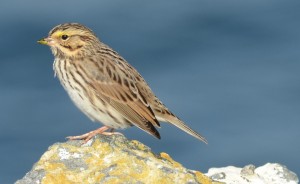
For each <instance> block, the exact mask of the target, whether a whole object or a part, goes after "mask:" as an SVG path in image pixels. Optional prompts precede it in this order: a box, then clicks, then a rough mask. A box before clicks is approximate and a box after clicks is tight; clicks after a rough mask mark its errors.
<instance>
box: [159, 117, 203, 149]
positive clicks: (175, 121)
mask: <svg viewBox="0 0 300 184" xmlns="http://www.w3.org/2000/svg"><path fill="white" fill-rule="evenodd" d="M158 119H164V120H165V121H167V122H168V123H170V124H172V125H175V126H176V127H177V128H180V129H181V130H183V131H185V132H186V133H188V134H190V135H191V136H193V137H195V138H197V139H199V140H200V141H203V142H204V143H205V144H208V142H207V140H206V139H205V138H204V137H203V136H202V135H200V134H199V133H198V132H196V131H194V130H193V129H191V128H190V127H189V126H187V125H186V124H185V123H184V122H183V121H181V120H180V119H179V118H177V117H176V116H172V115H170V116H168V117H166V116H165V117H161V118H158Z"/></svg>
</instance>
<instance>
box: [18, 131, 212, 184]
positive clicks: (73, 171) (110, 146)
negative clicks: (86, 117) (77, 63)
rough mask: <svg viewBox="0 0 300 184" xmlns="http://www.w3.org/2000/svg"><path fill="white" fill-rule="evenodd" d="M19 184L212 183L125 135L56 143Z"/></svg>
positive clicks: (101, 136)
mask: <svg viewBox="0 0 300 184" xmlns="http://www.w3.org/2000/svg"><path fill="white" fill-rule="evenodd" d="M16 183H17V184H29V183H30V184H31V183H46V184H55V183H64V184H68V183H113V184H115V183H139V184H142V183H188V184H192V183H203V184H205V183H211V180H210V179H209V178H208V177H207V176H205V175H204V174H202V173H201V172H198V171H192V170H188V169H186V168H184V167H182V165H181V164H179V163H177V162H175V161H174V160H173V159H172V158H171V157H170V156H169V155H168V154H166V153H160V155H155V154H154V153H153V152H151V150H150V148H148V147H147V146H145V145H143V144H142V143H140V142H138V141H129V140H127V139H126V138H125V137H124V136H122V135H113V136H103V135H97V136H96V137H95V138H93V139H92V140H90V141H89V142H87V143H86V144H82V141H68V142H66V143H56V144H54V145H53V146H51V147H50V148H49V149H48V151H47V152H45V153H44V154H43V156H42V157H41V159H40V160H39V161H38V162H37V163H36V164H35V165H34V167H33V168H32V170H31V171H30V172H29V173H27V174H26V176H24V178H23V179H21V180H19V181H17V182H16Z"/></svg>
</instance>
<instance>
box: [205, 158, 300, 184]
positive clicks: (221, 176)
mask: <svg viewBox="0 0 300 184" xmlns="http://www.w3.org/2000/svg"><path fill="white" fill-rule="evenodd" d="M206 175H207V176H209V177H210V178H211V179H212V180H216V181H219V182H224V183H227V184H230V183H245V184H252V183H253V184H265V183H268V184H269V183H270V184H297V183H298V182H299V180H298V178H297V175H296V174H295V173H293V172H292V171H290V170H288V169H287V168H286V167H285V166H283V165H280V164H277V163H267V164H265V165H263V166H261V167H258V168H255V166H254V165H247V166H245V167H244V168H238V167H233V166H228V167H223V168H211V169H209V170H208V173H207V174H206Z"/></svg>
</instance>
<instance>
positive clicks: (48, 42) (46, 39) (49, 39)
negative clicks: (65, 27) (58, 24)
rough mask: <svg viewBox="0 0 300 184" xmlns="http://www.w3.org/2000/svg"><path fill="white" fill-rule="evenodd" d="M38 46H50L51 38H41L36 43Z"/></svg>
mask: <svg viewBox="0 0 300 184" xmlns="http://www.w3.org/2000/svg"><path fill="white" fill-rule="evenodd" d="M37 42H38V43H39V44H43V45H51V43H52V39H51V38H42V39H40V40H39V41H37Z"/></svg>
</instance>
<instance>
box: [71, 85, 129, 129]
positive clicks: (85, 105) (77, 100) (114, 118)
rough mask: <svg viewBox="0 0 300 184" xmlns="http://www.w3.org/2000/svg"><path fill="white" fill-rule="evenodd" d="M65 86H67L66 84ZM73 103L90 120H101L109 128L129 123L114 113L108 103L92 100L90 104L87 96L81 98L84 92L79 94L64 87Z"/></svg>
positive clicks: (120, 126) (122, 126) (125, 126)
mask: <svg viewBox="0 0 300 184" xmlns="http://www.w3.org/2000/svg"><path fill="white" fill-rule="evenodd" d="M66 87H67V86H66ZM66 91H67V92H68V94H69V96H70V98H71V100H72V101H73V102H74V104H75V105H76V106H77V107H78V108H79V109H80V110H81V111H82V112H83V113H84V114H85V115H86V116H88V117H89V118H90V119H91V120H92V121H97V122H101V123H103V124H104V125H106V126H109V127H111V128H115V129H119V128H127V127H129V126H130V125H128V123H126V122H125V121H124V118H123V117H121V116H118V115H117V114H118V113H114V112H115V110H114V109H113V107H111V106H110V105H106V106H104V105H103V104H102V102H99V101H97V100H94V102H93V103H94V104H92V103H91V102H90V101H89V100H88V99H87V98H86V99H85V98H82V97H83V96H84V94H79V93H78V92H77V91H75V90H73V89H71V90H70V89H66Z"/></svg>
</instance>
